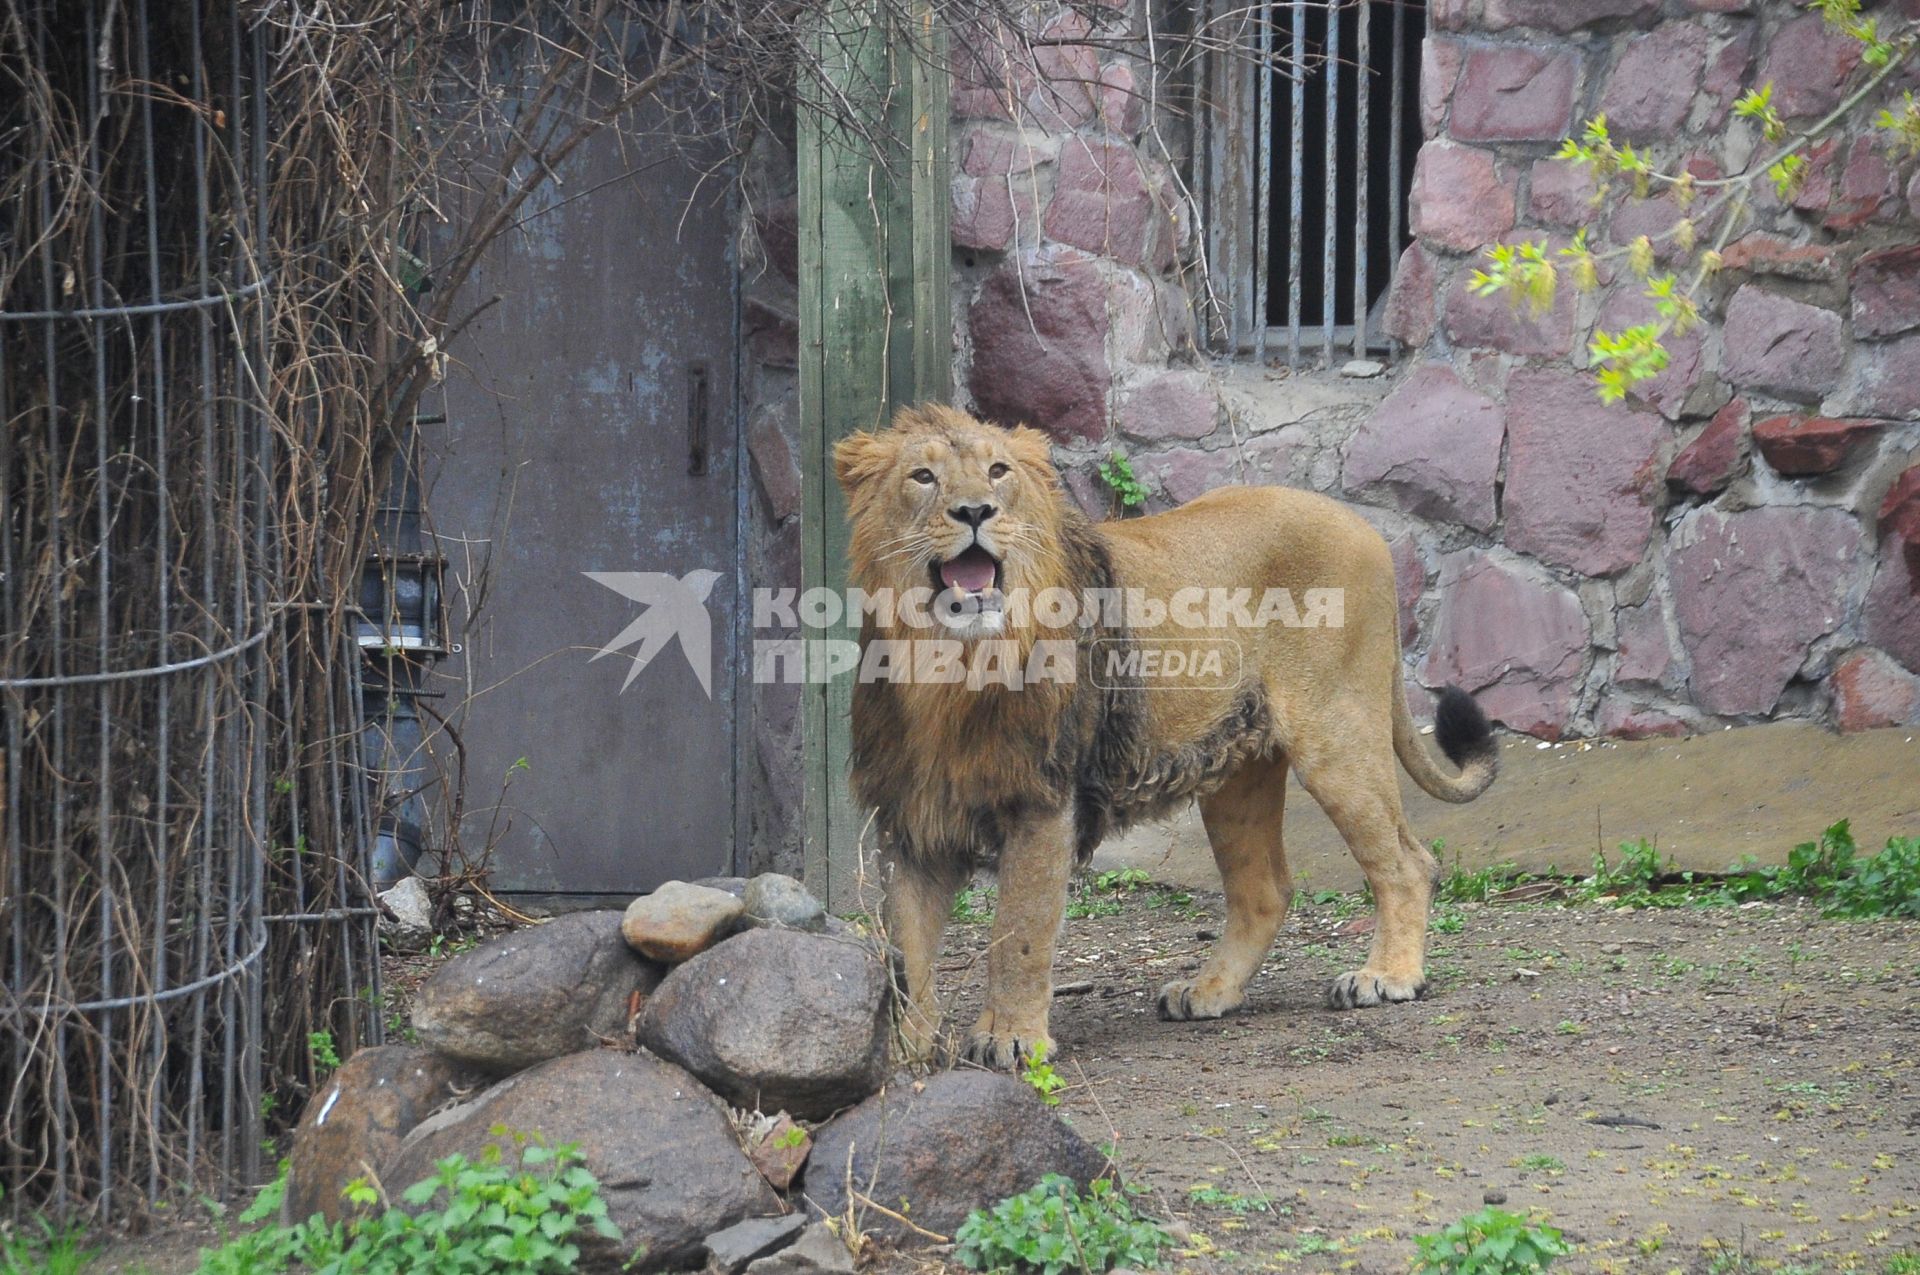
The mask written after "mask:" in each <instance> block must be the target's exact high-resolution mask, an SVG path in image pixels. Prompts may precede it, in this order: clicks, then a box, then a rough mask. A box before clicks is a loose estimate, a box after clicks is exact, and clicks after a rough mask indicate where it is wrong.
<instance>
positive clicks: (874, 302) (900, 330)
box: [798, 0, 953, 907]
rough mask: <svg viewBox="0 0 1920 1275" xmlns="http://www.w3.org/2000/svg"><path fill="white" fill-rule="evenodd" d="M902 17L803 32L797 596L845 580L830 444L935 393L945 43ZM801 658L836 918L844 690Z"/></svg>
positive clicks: (820, 865) (810, 774)
mask: <svg viewBox="0 0 1920 1275" xmlns="http://www.w3.org/2000/svg"><path fill="white" fill-rule="evenodd" d="M913 16H914V26H913V29H910V30H909V29H902V28H901V27H899V26H897V25H894V24H891V23H889V22H887V21H886V20H884V18H883V15H882V12H881V6H880V5H878V4H876V3H875V2H874V0H837V2H836V3H834V4H832V5H831V6H830V7H829V8H828V10H827V12H826V13H825V14H824V15H823V16H822V18H821V19H820V20H819V23H818V25H817V26H816V27H815V30H814V36H813V39H814V51H815V54H816V56H817V58H818V65H819V71H820V76H821V79H822V80H823V81H824V83H821V84H815V85H813V86H812V87H811V89H810V90H809V91H807V92H806V93H804V94H803V98H804V99H805V100H803V102H802V104H801V109H800V112H799V130H798V137H799V151H800V154H799V178H800V433H801V482H802V487H803V491H804V499H803V502H802V507H801V579H802V584H803V585H804V586H805V587H807V588H813V587H816V586H824V587H826V588H829V589H833V590H835V591H836V592H839V591H842V590H844V587H845V584H846V559H847V525H846V505H845V502H844V500H843V499H842V497H841V494H840V488H839V484H838V483H837V482H835V481H834V477H833V444H834V441H835V440H836V439H838V438H840V437H842V436H843V435H845V434H847V433H850V432H852V431H853V430H856V429H873V428H877V427H880V426H882V425H884V424H885V423H886V422H887V420H888V419H889V418H890V417H891V416H892V415H893V412H894V409H895V408H897V407H900V406H902V405H903V404H907V403H916V402H923V401H926V400H929V399H939V400H944V399H945V398H946V397H947V395H948V393H949V389H950V377H951V368H952V359H953V349H952V347H953V339H952V307H951V302H950V300H949V297H950V291H949V286H950V275H951V261H952V253H951V249H950V247H949V237H948V199H949V195H948V181H949V178H948V157H947V84H948V76H947V58H946V41H945V35H944V32H942V31H941V30H940V27H939V24H938V23H937V21H936V20H935V18H934V16H933V13H932V7H931V4H930V3H920V4H916V5H915V6H914V11H913ZM828 104H832V105H831V106H829V105H828ZM849 115H850V116H851V118H850V119H849V118H848V117H849ZM804 636H805V637H806V638H807V639H808V640H809V641H810V642H812V641H819V640H823V639H825V640H833V641H842V642H851V641H853V640H854V639H856V638H857V636H858V630H857V626H856V625H853V624H847V623H843V624H841V625H839V626H838V627H837V628H835V629H834V630H832V631H826V632H818V631H815V632H808V633H806V634H804ZM814 659H815V656H814V655H813V654H811V653H810V655H809V658H808V665H809V667H808V668H807V670H806V671H807V674H808V677H809V680H808V682H807V684H806V686H805V688H804V694H803V696H802V729H803V739H804V747H805V751H806V755H805V758H804V759H803V765H804V773H805V776H806V783H805V797H804V800H805V806H806V809H805V820H804V828H805V832H804V837H805V842H804V844H805V872H806V879H807V884H808V886H809V887H811V888H812V889H813V890H814V892H815V893H817V894H819V895H820V896H821V897H823V898H825V899H827V900H828V901H829V903H830V904H832V905H833V906H835V907H848V906H852V905H854V904H856V903H858V902H860V900H858V899H857V897H856V886H857V883H858V873H859V850H860V837H861V834H862V831H863V823H864V819H865V815H864V812H862V811H859V810H857V809H855V808H854V805H853V802H852V800H851V797H850V795H849V793H848V791H847V765H848V760H849V746H850V730H849V714H850V709H851V704H852V688H853V680H852V674H851V673H850V672H848V673H842V674H840V675H838V676H836V677H835V678H834V679H833V680H832V681H831V682H827V683H824V684H817V683H815V682H814V681H813V680H812V677H813V667H812V665H813V661H814ZM868 901H869V902H870V901H871V900H868Z"/></svg>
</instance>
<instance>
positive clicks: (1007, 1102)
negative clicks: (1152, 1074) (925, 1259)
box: [806, 1071, 1106, 1243]
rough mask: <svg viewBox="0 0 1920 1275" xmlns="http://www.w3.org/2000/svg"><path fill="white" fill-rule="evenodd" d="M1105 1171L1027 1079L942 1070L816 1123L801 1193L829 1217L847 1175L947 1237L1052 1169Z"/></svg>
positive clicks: (878, 1217) (884, 1231)
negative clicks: (975, 1212) (819, 1124)
mask: <svg viewBox="0 0 1920 1275" xmlns="http://www.w3.org/2000/svg"><path fill="white" fill-rule="evenodd" d="M1105 1172H1106V1161H1105V1158H1104V1157H1103V1156H1102V1155H1101V1154H1100V1153H1099V1152H1098V1151H1096V1150H1095V1149H1094V1148H1093V1147H1092V1146H1090V1145H1088V1143H1087V1141H1086V1140H1085V1139H1084V1138H1082V1137H1081V1136H1080V1135H1079V1134H1077V1133H1075V1132H1074V1131H1073V1130H1072V1129H1071V1128H1069V1127H1068V1126H1067V1125H1066V1124H1065V1123H1064V1122H1062V1121H1061V1120H1060V1119H1059V1118H1058V1117H1057V1116H1055V1115H1054V1113H1053V1111H1052V1110H1051V1109H1050V1108H1048V1107H1047V1106H1046V1105H1045V1104H1044V1103H1042V1102H1041V1101H1040V1099H1039V1097H1038V1096H1037V1095H1036V1094H1035V1093H1034V1092H1033V1089H1032V1087H1031V1086H1029V1085H1027V1084H1025V1083H1024V1082H1022V1081H1019V1080H1016V1079H1014V1078H1013V1077H1011V1076H1005V1075H1001V1074H999V1073H996V1072H985V1071H945V1072H940V1073H938V1074H936V1075H933V1076H929V1077H928V1078H927V1079H926V1080H925V1081H922V1082H914V1081H911V1080H909V1079H907V1078H905V1077H901V1078H897V1079H896V1080H895V1081H894V1082H893V1083H891V1084H889V1085H888V1086H887V1088H886V1089H884V1090H883V1091H881V1092H880V1093H878V1094H876V1095H874V1096H873V1097H871V1098H869V1099H867V1100H866V1101H865V1102H863V1103H861V1104H860V1105H859V1106H858V1107H855V1108H854V1109H853V1110H852V1111H849V1112H847V1113H846V1114H845V1115H842V1116H841V1117H839V1118H838V1119H837V1120H834V1121H833V1122H832V1123H831V1124H828V1125H827V1126H825V1127H824V1128H822V1129H820V1130H819V1131H818V1132H817V1133H816V1134H815V1136H814V1149H813V1158H812V1159H811V1160H809V1161H808V1164H807V1177H806V1189H807V1199H808V1201H809V1202H810V1203H812V1204H813V1205H814V1207H815V1208H816V1209H819V1210H823V1211H824V1212H825V1213H826V1214H827V1216H829V1217H832V1216H837V1215H839V1214H840V1213H842V1212H844V1211H845V1209H846V1207H847V1183H848V1182H849V1180H851V1181H852V1182H853V1183H854V1189H856V1190H858V1191H861V1192H862V1193H864V1194H866V1195H867V1196H868V1197H869V1198H871V1199H873V1200H876V1201H878V1202H880V1203H882V1204H884V1205H886V1207H888V1208H890V1209H893V1210H894V1211H896V1212H905V1213H906V1214H907V1216H909V1217H911V1218H912V1219H913V1220H914V1222H915V1224H916V1225H918V1226H921V1227H924V1228H925V1229H927V1230H930V1231H934V1232H937V1233H939V1234H941V1235H952V1234H953V1233H954V1231H955V1230H956V1229H958V1227H959V1226H960V1224H961V1223H962V1222H964V1221H966V1219H967V1215H968V1214H969V1213H971V1212H973V1210H975V1209H978V1208H986V1207H988V1206H989V1205H993V1204H996V1203H998V1202H999V1201H1001V1200H1004V1199H1006V1198H1007V1197H1008V1196H1010V1195H1018V1194H1019V1193H1020V1192H1022V1191H1025V1190H1027V1189H1028V1188H1029V1187H1031V1186H1033V1185H1034V1184H1035V1183H1037V1182H1038V1181H1040V1179H1041V1178H1042V1177H1044V1176H1046V1175H1047V1174H1049V1173H1059V1174H1063V1175H1065V1176H1066V1177H1069V1178H1071V1179H1073V1181H1074V1182H1075V1183H1077V1184H1078V1185H1080V1186H1081V1187H1085V1186H1086V1185H1087V1183H1089V1182H1091V1181H1092V1180H1093V1179H1094V1178H1096V1177H1100V1176H1102V1175H1103V1174H1104V1173H1105ZM855 1205H856V1207H857V1206H858V1201H855ZM903 1205H904V1206H906V1207H904V1208H903V1207H902V1206H903ZM866 1220H867V1224H868V1225H869V1226H870V1227H871V1228H872V1229H873V1231H874V1233H875V1234H876V1235H880V1236H885V1237H888V1238H891V1239H896V1240H901V1241H903V1242H907V1243H915V1242H921V1241H922V1240H923V1239H924V1237H921V1236H918V1235H916V1234H915V1233H914V1232H912V1231H909V1230H907V1229H906V1228H905V1227H902V1226H900V1225H899V1224H898V1223H897V1222H894V1221H893V1220H892V1219H891V1218H888V1217H886V1216H885V1215H882V1214H877V1213H874V1212H872V1211H869V1212H868V1214H867V1218H866Z"/></svg>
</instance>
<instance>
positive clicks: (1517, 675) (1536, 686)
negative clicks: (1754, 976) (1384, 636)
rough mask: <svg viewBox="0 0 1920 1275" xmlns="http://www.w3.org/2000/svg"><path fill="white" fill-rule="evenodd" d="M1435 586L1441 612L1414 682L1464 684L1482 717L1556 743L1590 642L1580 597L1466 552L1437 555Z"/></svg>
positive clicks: (1481, 555)
mask: <svg viewBox="0 0 1920 1275" xmlns="http://www.w3.org/2000/svg"><path fill="white" fill-rule="evenodd" d="M1435 587H1436V590H1437V592H1438V593H1439V595H1440V599H1441V602H1440V611H1439V614H1438V616H1437V618H1436V619H1435V621H1434V627H1433V641H1432V643H1431V644H1430V645H1429V646H1428V648H1427V658H1426V660H1425V661H1424V662H1423V663H1422V665H1421V667H1420V680H1421V681H1422V682H1423V683H1425V684H1426V685H1428V686H1446V685H1450V684H1451V685H1457V686H1461V687H1464V688H1465V689H1466V690H1468V691H1471V692H1473V693H1474V695H1475V698H1476V699H1477V700H1478V701H1479V703H1480V707H1481V708H1482V709H1484V710H1485V711H1486V713H1487V715H1488V716H1489V717H1491V718H1494V719H1495V720H1497V721H1500V722H1504V723H1505V724H1506V725H1508V726H1510V727H1512V728H1513V729H1514V730H1518V731H1524V732H1526V733H1527V734H1530V735H1539V736H1541V737H1543V738H1547V739H1558V738H1559V737H1560V735H1561V733H1562V732H1563V731H1565V730H1566V726H1567V719H1568V718H1569V716H1570V715H1571V713H1572V709H1573V699H1574V694H1575V692H1576V690H1577V689H1578V683H1579V677H1580V672H1581V669H1582V666H1583V665H1584V663H1585V660H1586V654H1587V646H1588V644H1589V642H1590V641H1591V634H1590V632H1589V630H1588V626H1587V616H1586V612H1585V611H1584V610H1583V609H1582V608H1581V606H1580V599H1579V598H1578V597H1576V596H1575V595H1574V593H1573V591H1572V590H1570V589H1565V588H1562V587H1561V586H1559V585H1557V584H1554V583H1553V582H1551V581H1549V580H1542V579H1538V578H1536V577H1534V576H1530V575H1527V574H1523V573H1522V572H1521V571H1520V570H1519V569H1518V568H1517V567H1515V566H1511V565H1508V564H1507V563H1504V562H1501V561H1499V560H1497V559H1495V558H1493V557H1491V556H1490V555H1488V554H1486V553H1483V552H1481V551H1479V550H1473V549H1469V550H1463V551H1461V552H1458V553H1452V554H1448V555H1447V556H1446V557H1445V558H1442V559H1441V561H1440V580H1439V583H1438V584H1437V585H1436V586H1435ZM1489 616H1499V617H1500V620H1499V622H1498V623H1491V624H1490V623H1488V617H1489Z"/></svg>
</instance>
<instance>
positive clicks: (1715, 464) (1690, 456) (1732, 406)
mask: <svg viewBox="0 0 1920 1275" xmlns="http://www.w3.org/2000/svg"><path fill="white" fill-rule="evenodd" d="M1748 414H1749V413H1748V408H1747V400H1745V399H1744V398H1736V399H1733V400H1732V401H1730V402H1729V403H1728V404H1727V405H1726V406H1725V407H1723V408H1721V409H1720V410H1719V411H1718V412H1715V413H1714V414H1713V419H1712V420H1711V421H1709V422H1707V427H1706V428H1705V429H1703V430H1701V431H1700V433H1699V434H1698V435H1697V436H1696V437H1695V438H1694V440H1693V441H1692V442H1691V443H1688V444H1687V445H1686V446H1685V447H1683V448H1681V449H1680V454H1679V455H1678V456H1675V457H1674V458H1673V463H1672V464H1671V465H1669V466H1667V481H1668V482H1669V483H1671V484H1673V485H1674V486H1676V487H1679V488H1681V489H1683V490H1685V491H1690V492H1692V493H1693V494H1694V495H1696V496H1711V495H1713V494H1714V493H1715V492H1717V491H1720V490H1722V489H1724V488H1725V487H1726V486H1727V484H1728V483H1730V482H1732V481H1733V480H1734V479H1735V478H1737V477H1739V476H1740V474H1741V472H1742V471H1743V470H1745V468H1746V464H1747V417H1748Z"/></svg>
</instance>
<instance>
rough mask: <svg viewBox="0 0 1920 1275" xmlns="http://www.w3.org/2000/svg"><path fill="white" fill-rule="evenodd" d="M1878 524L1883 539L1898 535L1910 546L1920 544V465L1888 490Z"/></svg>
mask: <svg viewBox="0 0 1920 1275" xmlns="http://www.w3.org/2000/svg"><path fill="white" fill-rule="evenodd" d="M1874 527H1875V530H1876V531H1877V533H1878V534H1879V536H1880V538H1881V539H1885V538H1886V537H1887V536H1888V535H1898V536H1899V537H1900V538H1901V539H1903V540H1905V541H1906V542H1907V544H1908V545H1909V546H1914V545H1920V465H1914V466H1912V467H1911V468H1909V469H1907V470H1906V471H1905V472H1903V473H1902V474H1901V475H1900V477H1898V478H1896V479H1895V480H1894V483H1893V486H1892V487H1889V488H1888V489H1887V494H1886V495H1885V496H1884V497H1882V498H1881V501H1880V510H1879V512H1878V513H1876V514H1875V515H1874ZM1916 571H1917V572H1920V567H1916Z"/></svg>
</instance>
